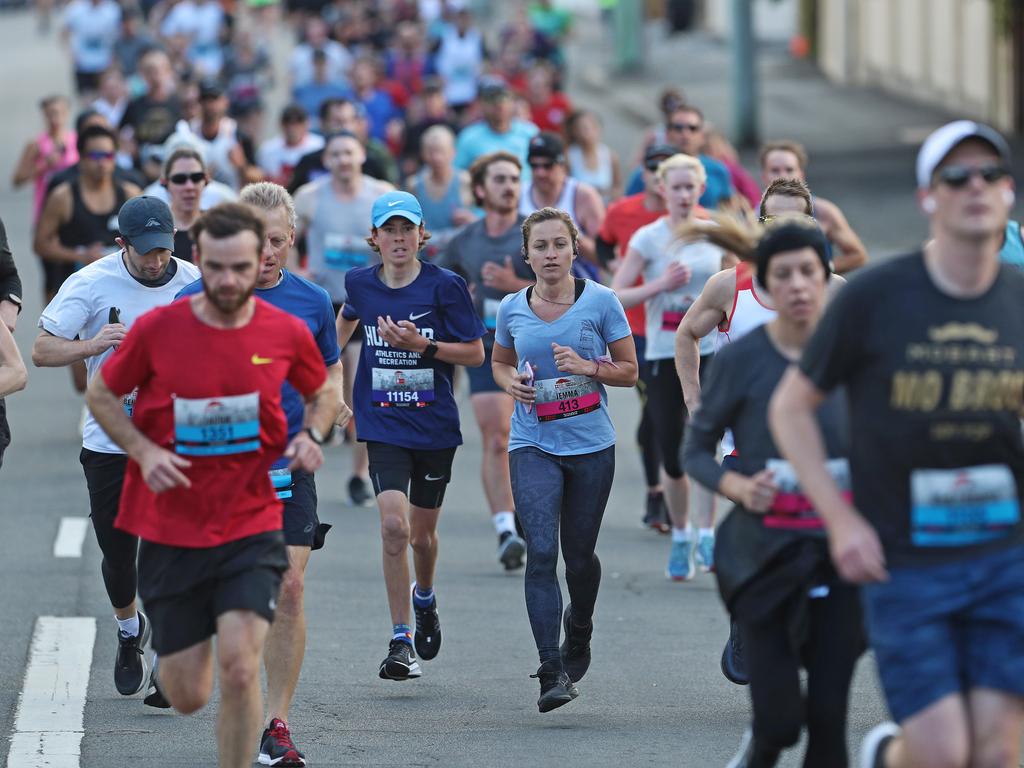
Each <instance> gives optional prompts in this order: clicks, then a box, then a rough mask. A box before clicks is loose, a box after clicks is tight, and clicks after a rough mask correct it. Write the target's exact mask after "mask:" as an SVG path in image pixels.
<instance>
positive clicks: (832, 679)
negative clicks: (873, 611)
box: [738, 580, 864, 768]
mask: <svg viewBox="0 0 1024 768" xmlns="http://www.w3.org/2000/svg"><path fill="white" fill-rule="evenodd" d="M738 624H739V629H740V636H741V638H742V640H743V648H744V653H745V655H746V663H747V671H748V673H749V675H750V699H751V703H752V705H753V710H754V723H753V732H754V752H755V754H754V760H753V761H752V762H751V763H749V768H769V767H770V766H774V765H775V763H776V761H777V760H778V757H779V753H781V752H782V750H783V749H785V748H786V747H791V746H793V745H794V744H796V743H797V741H799V740H800V730H801V728H803V726H804V724H806V725H807V736H808V739H807V753H806V754H805V755H804V763H803V764H804V768H846V766H847V765H848V763H849V759H848V756H847V754H846V713H847V706H848V698H849V692H850V679H851V678H852V676H853V668H854V665H855V664H856V663H857V658H858V657H859V656H860V654H861V652H862V651H863V649H864V634H863V629H862V623H861V609H860V599H859V595H858V590H857V589H856V588H855V587H852V586H850V585H848V584H844V583H842V582H839V581H838V580H835V581H833V583H832V584H831V585H830V588H829V595H828V597H824V598H816V599H812V600H811V601H810V605H809V609H808V624H809V626H808V630H807V637H806V640H805V641H804V644H803V646H802V647H801V648H799V649H794V648H793V645H792V642H791V641H790V637H789V631H788V627H787V622H786V621H785V618H784V617H783V618H779V617H778V616H773V617H772V618H771V619H769V620H767V621H764V622H761V623H757V624H750V623H745V622H743V621H742V620H740V621H739V622H738ZM801 666H803V667H804V668H806V669H807V696H806V698H805V697H804V694H803V691H802V690H801V687H800V667H801Z"/></svg>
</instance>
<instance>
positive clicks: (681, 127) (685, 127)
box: [668, 123, 704, 133]
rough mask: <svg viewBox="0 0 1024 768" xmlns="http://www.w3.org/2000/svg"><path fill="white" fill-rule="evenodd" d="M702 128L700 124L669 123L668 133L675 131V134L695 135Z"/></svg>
mask: <svg viewBox="0 0 1024 768" xmlns="http://www.w3.org/2000/svg"><path fill="white" fill-rule="evenodd" d="M703 127H704V126H702V125H701V124H700V123H669V124H668V128H669V130H670V131H676V132H682V131H691V132H692V133H697V131H699V130H700V129H701V128H703Z"/></svg>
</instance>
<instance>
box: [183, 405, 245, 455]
mask: <svg viewBox="0 0 1024 768" xmlns="http://www.w3.org/2000/svg"><path fill="white" fill-rule="evenodd" d="M259 447H260V393H259V392H250V393H249V394H247V395H231V396H229V397H208V398H196V399H192V398H186V397H177V398H175V399H174V450H175V452H176V453H180V454H182V455H185V456H227V455H229V454H233V453H248V452H250V451H256V450H259Z"/></svg>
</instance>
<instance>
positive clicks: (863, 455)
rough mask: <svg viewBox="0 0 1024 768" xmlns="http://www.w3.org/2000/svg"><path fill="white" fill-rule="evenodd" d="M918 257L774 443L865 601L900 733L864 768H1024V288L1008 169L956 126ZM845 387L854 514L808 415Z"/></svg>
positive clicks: (803, 395)
mask: <svg viewBox="0 0 1024 768" xmlns="http://www.w3.org/2000/svg"><path fill="white" fill-rule="evenodd" d="M917 185H918V201H919V203H920V205H921V209H922V210H923V211H924V213H925V214H926V215H927V216H928V218H929V222H930V234H931V240H930V241H929V242H928V243H927V244H926V245H925V246H924V248H923V250H922V251H918V252H917V253H913V254H910V255H907V256H904V257H900V258H894V259H892V260H890V261H887V262H886V263H885V264H882V265H879V266H877V267H875V268H873V269H872V270H870V271H869V272H867V273H865V274H864V275H863V276H862V277H859V278H857V279H855V280H853V281H852V282H851V283H850V285H849V286H848V287H846V288H845V289H844V290H843V291H842V292H841V293H840V294H839V296H838V297H837V298H836V300H835V302H834V303H833V304H832V305H831V306H830V307H829V309H828V311H827V312H826V313H825V315H824V317H823V318H822V321H821V324H820V325H819V326H818V329H817V331H816V332H815V334H814V336H813V337H812V338H811V340H810V343H809V344H808V346H807V349H806V350H805V352H804V354H803V358H802V360H801V362H800V366H799V368H792V369H791V370H790V371H789V372H788V373H787V374H786V377H785V378H784V379H783V381H782V383H781V384H780V386H779V390H778V392H777V393H776V395H775V397H774V399H773V403H772V409H771V414H770V421H771V427H772V433H773V435H774V437H775V441H776V443H777V444H778V446H779V449H780V450H781V452H782V454H783V455H784V456H785V457H786V458H788V459H789V460H790V461H791V462H792V463H793V466H794V468H795V469H796V474H797V476H798V477H799V479H800V483H801V485H802V486H803V487H804V488H805V489H806V492H807V495H808V496H809V497H810V498H811V501H812V502H813V504H814V507H815V509H817V510H818V512H819V514H820V515H821V518H822V520H823V521H824V523H825V526H826V528H827V529H828V534H829V544H830V549H831V553H832V559H833V561H834V562H835V565H836V569H837V570H838V571H839V575H840V576H842V577H843V578H844V579H845V580H846V581H848V582H851V583H854V584H863V585H864V587H863V600H864V611H865V617H866V624H867V628H868V636H869V639H870V642H871V647H872V649H873V650H874V653H875V659H876V661H877V663H878V671H879V677H880V678H881V682H882V688H883V689H884V692H885V698H886V702H887V703H888V705H889V710H890V712H891V714H892V717H893V719H894V720H895V721H896V723H898V725H896V724H894V723H885V724H883V725H881V726H878V727H876V728H875V729H873V730H872V731H871V732H870V733H869V734H868V735H867V737H866V738H865V740H864V745H863V747H862V752H861V758H860V759H861V765H862V766H864V767H865V768H875V767H877V766H887V767H888V768H900V767H902V766H910V765H928V766H932V765H968V764H970V765H983V766H1015V765H1017V764H1018V763H1019V761H1020V744H1021V735H1022V731H1024V544H1022V542H1024V523H1022V522H1021V518H1020V504H1021V489H1022V487H1024V485H1022V484H1024V445H1022V439H1021V438H1022V435H1021V425H1020V413H1021V399H1022V394H1021V393H1022V390H1024V335H1022V334H1021V332H1020V329H1021V328H1024V307H1022V306H1021V303H1020V296H1021V294H1022V292H1024V275H1021V274H1020V273H1019V272H1018V271H1017V270H1015V269H1013V268H1011V267H1009V266H1002V265H1000V262H999V247H1000V245H1001V243H1002V238H1003V233H1004V231H1005V229H1006V221H1007V217H1008V214H1009V211H1010V208H1011V207H1012V205H1013V201H1014V194H1013V180H1012V179H1011V178H1010V150H1009V147H1008V146H1007V144H1006V142H1005V140H1004V139H1003V137H1002V136H1000V135H999V134H998V133H996V132H995V131H993V130H992V129H991V128H989V127H987V126H984V125H979V124H977V123H974V122H971V121H967V120H961V121H957V122H954V123H950V124H948V125H945V126H943V127H942V128H940V129H938V130H937V131H935V132H934V133H932V134H931V135H930V136H929V137H928V138H927V139H926V140H925V142H924V144H923V145H922V146H921V149H920V152H919V153H918V156H917ZM840 386H842V387H845V389H846V393H847V399H848V402H849V408H850V422H851V423H852V424H856V425H857V428H856V431H855V432H853V434H852V435H851V445H850V467H851V472H852V479H853V501H852V503H851V502H850V501H847V500H846V499H844V498H843V497H842V496H841V495H840V493H839V490H838V488H837V487H836V484H835V482H834V481H833V480H832V479H831V478H830V477H829V475H828V473H827V472H826V471H825V462H824V451H823V450H822V447H821V446H822V438H821V434H820V430H819V429H818V428H817V427H816V425H815V423H814V419H813V413H814V411H815V409H817V407H818V406H819V404H820V403H821V402H823V400H824V399H825V397H826V395H827V393H829V392H832V391H833V390H835V389H836V388H837V387H840Z"/></svg>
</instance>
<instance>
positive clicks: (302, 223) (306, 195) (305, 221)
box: [287, 184, 344, 346]
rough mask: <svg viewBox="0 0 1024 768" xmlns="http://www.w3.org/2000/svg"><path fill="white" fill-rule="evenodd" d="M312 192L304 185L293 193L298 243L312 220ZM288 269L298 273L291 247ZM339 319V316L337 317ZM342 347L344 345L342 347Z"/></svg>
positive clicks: (295, 253) (293, 251) (307, 230)
mask: <svg viewBox="0 0 1024 768" xmlns="http://www.w3.org/2000/svg"><path fill="white" fill-rule="evenodd" d="M314 203H315V201H314V199H313V192H312V189H311V188H310V186H309V184H304V185H303V186H301V187H299V189H297V190H296V192H295V242H296V243H298V242H299V241H300V240H301V239H302V238H304V237H305V236H306V235H307V234H308V233H309V225H310V222H311V221H312V219H313V206H314ZM287 266H288V269H290V270H292V271H298V269H299V249H298V247H296V246H293V247H292V248H291V250H290V251H289V252H288V265H287ZM338 317H339V318H340V317H341V316H340V315H339V316H338ZM342 346H344V344H343V345H342Z"/></svg>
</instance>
